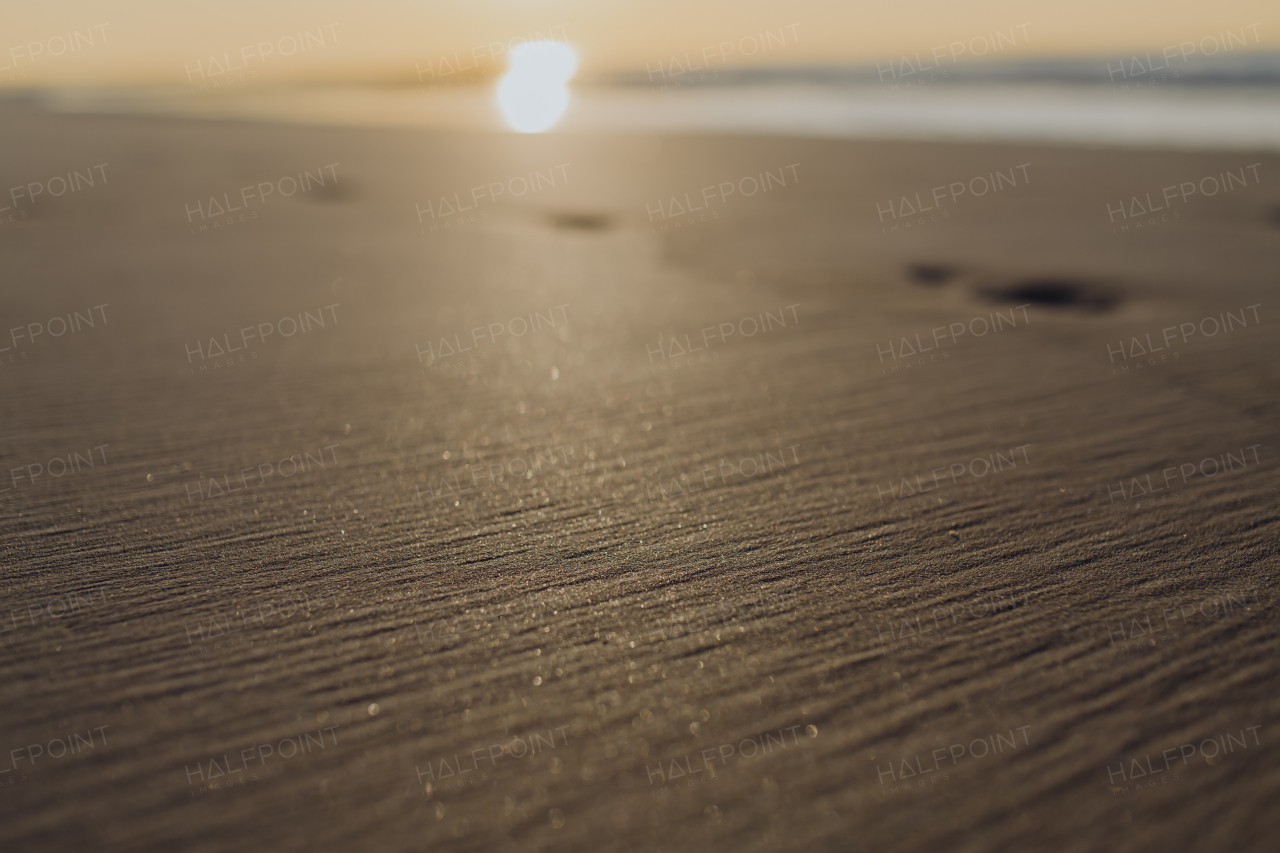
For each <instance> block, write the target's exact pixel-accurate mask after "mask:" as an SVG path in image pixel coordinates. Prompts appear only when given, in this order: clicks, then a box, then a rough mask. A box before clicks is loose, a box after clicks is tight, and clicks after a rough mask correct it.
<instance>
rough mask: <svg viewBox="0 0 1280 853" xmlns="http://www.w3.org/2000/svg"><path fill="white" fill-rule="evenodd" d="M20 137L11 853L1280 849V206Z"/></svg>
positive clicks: (1263, 175) (197, 126)
mask: <svg viewBox="0 0 1280 853" xmlns="http://www.w3.org/2000/svg"><path fill="white" fill-rule="evenodd" d="M0 109H2V110H3V112H4V121H3V122H2V123H0V140H3V150H4V151H5V152H6V157H5V158H4V162H3V165H2V166H0V177H3V178H4V187H6V188H8V187H14V186H19V185H22V186H23V187H27V185H29V184H31V183H32V182H36V183H39V184H40V185H41V188H42V192H41V193H40V194H37V195H36V198H35V200H34V201H31V199H30V198H29V195H30V192H31V190H30V189H27V190H25V192H26V193H27V195H26V196H22V197H19V198H18V199H17V201H16V203H15V200H14V198H13V197H12V196H10V197H9V198H7V199H5V201H4V203H7V204H10V206H11V207H12V208H13V209H12V210H10V211H6V212H4V213H3V214H2V215H3V216H5V217H8V219H6V220H5V222H4V224H3V225H0V245H2V246H3V249H4V257H5V259H6V276H5V281H6V287H5V299H4V306H5V319H6V321H7V322H5V324H4V328H5V330H6V331H5V332H4V338H3V340H0V346H8V347H9V351H7V352H0V358H2V359H3V360H4V361H3V365H2V369H0V383H3V388H4V398H5V405H4V407H3V413H4V419H3V436H4V444H3V450H4V457H5V463H4V466H3V467H4V469H5V471H6V474H5V477H4V480H3V482H0V488H3V487H8V491H0V497H2V498H3V512H4V514H5V517H6V518H7V520H8V523H7V524H6V525H5V526H4V529H3V534H0V535H3V553H4V554H5V561H4V562H5V566H6V576H5V582H4V584H3V602H2V605H3V606H2V607H0V612H2V613H4V614H5V616H4V621H3V624H0V684H3V685H4V689H3V691H0V697H2V698H0V731H2V732H3V740H4V742H3V743H2V744H0V771H5V772H3V773H0V783H3V786H2V787H0V813H2V814H3V821H2V823H0V826H2V827H3V828H2V829H0V837H2V838H3V839H4V848H5V849H6V850H10V849H12V850H82V849H91V848H92V849H104V850H189V851H204V850H209V851H214V850H219V851H221V850H251V849H273V850H303V849H308V850H338V849H352V848H354V849H369V850H372V849H378V850H388V851H390V850H406V851H407V850H439V849H449V850H455V849H456V850H522V851H523V850H548V851H550V850H588V849H589V850H628V851H631V850H634V851H660V850H661V851H666V850H670V851H676V850H766V849H768V850H833V851H835V850H867V851H880V850H920V851H925V850H928V851H935V850H949V851H967V850H973V851H978V850H982V851H987V850H1031V849H1034V850H1064V851H1066V850H1072V851H1074V850H1079V851H1094V850H1126V851H1127V850H1134V851H1137V850H1155V849H1161V850H1191V849H1222V850H1225V849H1231V850H1270V849H1273V848H1274V845H1275V838H1276V835H1277V831H1278V830H1280V826H1278V825H1277V820H1278V819H1277V818H1276V817H1275V815H1274V809H1272V808H1271V807H1270V805H1269V804H1270V802H1272V801H1274V799H1275V797H1276V795H1277V793H1280V773H1278V771H1277V752H1276V746H1275V742H1276V741H1275V738H1276V735H1275V722H1276V716H1277V711H1278V710H1280V703H1278V701H1277V698H1276V697H1277V695H1280V690H1277V687H1280V672H1278V665H1277V663H1276V661H1277V654H1276V653H1277V651H1278V650H1280V641H1278V639H1277V631H1276V624H1277V623H1276V591H1275V582H1274V576H1275V568H1276V553H1275V542H1276V534H1277V530H1278V529H1280V526H1278V524H1277V494H1276V492H1277V488H1276V463H1275V461H1274V456H1273V454H1274V453H1275V447H1276V424H1277V415H1278V414H1280V408H1278V406H1280V404H1278V403H1277V400H1278V399H1280V396H1278V395H1277V389H1278V386H1280V381H1278V380H1280V374H1278V372H1277V370H1278V368H1277V363H1276V352H1277V349H1276V345H1277V331H1276V329H1277V325H1276V321H1275V318H1274V314H1273V312H1274V306H1273V304H1272V302H1271V296H1272V294H1273V292H1274V288H1275V262H1276V258H1277V251H1278V250H1280V228H1277V219H1276V211H1277V210H1280V190H1277V188H1276V184H1275V177H1274V176H1275V175H1277V174H1280V162H1278V161H1277V158H1276V157H1275V156H1274V155H1271V154H1266V153H1258V154H1253V155H1249V154H1247V153H1238V152H1233V153H1223V154H1212V153H1199V154H1196V153H1173V152H1141V151H1118V150H1106V149H1093V150H1086V149H1078V148H1055V147H1049V146H1045V147H1015V146H995V145H985V146H984V145H962V144H929V143H910V144H907V143H891V142H875V143H872V142H839V141H821V140H790V139H779V138H741V137H738V138H731V139H717V138H713V137H701V138H699V137H674V136H666V137H643V136H630V137H621V136H610V135H581V136H562V135H548V136H541V137H523V138H516V137H511V136H497V135H481V134H475V135H469V134H464V133H446V132H436V131H423V130H408V129H386V130H377V129H369V128H322V127H297V126H273V125H269V124H254V123H234V122H225V123H219V122H199V121H186V120H166V119H162V118H136V119H134V118H128V117H77V116H65V115H63V116H57V115H50V114H46V113H42V112H41V111H39V110H38V109H37V108H35V107H34V106H32V105H30V104H24V103H23V102H20V101H15V100H9V101H6V102H4V103H3V105H2V106H0ZM98 164H105V165H104V166H103V169H102V170H100V171H98V172H96V173H95V174H97V175H98V178H97V180H96V182H95V183H94V184H93V185H88V184H86V183H85V182H84V180H83V179H78V178H76V177H75V176H74V173H75V172H76V171H77V170H79V171H80V173H81V175H83V174H84V172H85V170H87V169H91V168H92V167H93V166H95V165H98ZM1252 164H1257V166H1256V169H1257V171H1256V173H1254V172H1247V171H1245V170H1246V168H1247V167H1251V166H1252ZM326 166H332V169H331V170H330V171H327V172H325V171H323V167H326ZM1024 166H1025V170H1020V169H1021V167H1024ZM559 167H563V168H562V169H559ZM788 167H794V168H793V169H791V170H788ZM1228 171H1230V172H1232V173H1233V174H1236V175H1240V176H1243V178H1244V179H1245V183H1244V184H1241V183H1239V182H1236V183H1231V184H1230V191H1221V192H1219V193H1217V194H1216V195H1212V196H1209V195H1208V194H1207V192H1206V193H1203V194H1202V193H1200V192H1199V191H1198V190H1197V191H1196V192H1195V193H1193V194H1192V195H1190V196H1185V195H1182V194H1181V192H1182V191H1181V190H1178V191H1175V195H1174V197H1173V200H1172V201H1170V200H1169V199H1168V198H1165V205H1164V206H1166V207H1167V209H1166V210H1162V211H1159V212H1157V213H1154V214H1150V213H1149V214H1145V215H1143V216H1140V217H1139V216H1130V215H1129V214H1130V213H1131V212H1132V211H1133V210H1134V208H1133V207H1132V205H1131V204H1130V202H1129V199H1131V198H1132V197H1135V196H1136V197H1137V198H1138V199H1139V200H1141V201H1140V203H1141V204H1142V205H1143V207H1144V208H1145V207H1146V206H1147V205H1148V201H1147V198H1148V197H1149V198H1150V199H1152V200H1153V201H1154V203H1155V204H1158V203H1159V201H1160V199H1161V193H1162V191H1163V190H1164V188H1166V187H1169V186H1171V185H1173V186H1181V185H1182V184H1184V183H1186V182H1196V183H1197V185H1199V184H1200V182H1202V181H1203V179H1204V178H1205V177H1206V176H1225V173H1226V172H1228ZM68 172H71V173H72V176H71V177H70V180H71V183H72V185H74V186H76V190H75V191H74V192H70V191H67V192H65V193H64V194H61V195H58V196H57V197H54V190H53V187H55V186H56V182H51V180H50V179H51V178H52V177H53V176H66V175H67V173H68ZM765 172H768V173H769V174H770V176H771V177H770V178H768V179H766V178H765V177H764V173H765ZM996 172H1000V173H1001V175H1002V176H1005V177H1008V176H1013V177H1014V178H1016V182H1015V183H1009V182H1008V181H1006V180H1004V179H1003V178H1002V179H1000V180H999V181H998V180H997V179H996V178H995V177H994V176H995V173H996ZM299 173H309V174H310V175H311V176H313V177H303V176H302V175H300V174H299ZM317 173H321V176H323V177H325V183H324V184H323V185H321V184H320V183H318V179H317V177H315V176H317ZM535 174H536V175H541V176H543V177H536V176H535ZM289 176H293V177H294V178H297V179H298V180H299V181H301V182H302V185H303V187H304V188H305V189H304V190H303V191H298V192H296V193H294V194H290V195H286V194H287V191H288V189H289V184H288V183H287V182H283V179H284V178H286V177H289ZM751 176H754V177H755V178H756V179H758V181H759V182H761V183H763V184H764V185H765V186H767V187H768V191H767V192H766V191H760V192H757V193H755V194H750V195H749V194H748V191H749V190H750V189H751V184H750V183H743V182H744V180H745V179H746V178H747V177H751ZM779 176H781V178H780V177H779ZM981 176H987V177H988V178H990V182H992V183H996V184H997V185H998V186H999V188H1000V189H999V191H998V192H995V191H992V192H988V193H986V194H983V195H979V194H978V192H977V191H978V190H980V189H981V188H982V184H979V183H974V181H975V179H976V178H978V177H981ZM1255 176H1257V177H1256V179H1255ZM518 177H523V178H524V179H528V180H529V181H531V182H532V185H533V187H534V189H532V190H530V191H527V192H525V193H523V194H520V195H519V196H518V197H516V196H517V190H518V189H519V188H520V183H518V182H514V180H515V179H516V178H518ZM783 178H784V179H785V182H781V181H782V179H783ZM291 180H292V178H291ZM1222 180H1223V183H1227V181H1226V179H1225V177H1223V179H1222ZM726 183H728V184H730V185H731V186H732V187H733V188H734V192H733V193H732V194H727V193H726V192H725V191H723V190H722V189H721V187H722V186H723V185H724V184H726ZM956 183H960V184H962V185H963V187H964V192H963V193H961V194H959V195H954V194H953V190H952V189H951V187H952V186H953V185H954V184H956ZM263 184H267V185H269V186H271V187H272V192H271V193H269V194H268V193H266V190H265V189H263V188H261V187H262V185H263ZM495 184H496V185H499V186H501V187H502V188H503V191H502V194H500V195H496V197H495V194H496V190H494V189H491V187H492V185H495ZM1205 186H1206V189H1208V188H1210V187H1211V185H1205ZM45 187H48V188H49V191H48V192H45V191H43V190H44V188H45ZM708 187H712V188H713V189H711V190H710V192H709V194H706V195H703V191H704V190H705V189H707V188H708ZM938 187H945V188H946V189H944V190H942V191H941V192H942V194H941V196H938V195H934V193H935V189H936V188H938ZM246 188H253V189H251V190H250V191H248V192H247V193H246V192H245V189H246ZM477 188H484V189H480V190H479V194H478V195H475V194H473V191H474V190H476V189H477ZM455 194H456V198H455ZM469 197H470V202H468V198H469ZM442 199H443V202H444V206H448V207H451V208H452V207H462V206H470V207H472V208H473V209H472V210H470V211H464V212H462V214H461V219H462V221H461V222H460V223H459V222H458V221H457V219H458V217H457V216H456V215H455V216H454V217H452V218H450V219H449V220H448V223H449V224H448V227H445V220H443V219H439V218H436V219H433V215H434V214H435V213H436V212H438V211H440V210H442V209H443V207H442V203H441V200H442ZM931 199H932V202H933V204H930V200H931ZM211 200H212V202H211ZM673 201H674V202H675V205H673V204H672V202H673ZM904 201H906V202H907V204H908V205H909V207H910V208H911V209H912V210H913V211H916V212H915V213H907V212H906V209H905V208H904V206H903V202H904ZM214 202H222V203H223V204H222V205H220V206H224V207H235V206H239V207H240V208H242V210H239V211H231V212H230V213H229V214H223V215H222V216H220V217H218V218H217V220H216V221H217V222H218V226H217V227H216V228H215V227H212V225H213V221H214V220H211V219H209V218H208V215H207V211H208V210H209V209H210V207H211V204H212V203H214ZM428 203H430V204H431V205H432V207H431V212H429V213H421V212H420V211H423V210H425V209H426V206H427V205H428ZM1122 204H1123V205H1128V207H1127V208H1126V212H1125V213H1124V214H1123V215H1117V214H1111V215H1109V214H1108V208H1109V207H1110V208H1111V209H1115V208H1116V207H1117V206H1119V205H1122ZM1155 204H1152V205H1151V206H1155ZM925 206H929V207H932V208H934V209H933V210H930V211H925V212H923V213H921V212H919V211H918V208H922V207H925ZM676 207H679V208H680V209H682V210H685V213H683V214H680V213H676V211H675V208H676ZM693 207H701V208H702V209H701V210H695V211H693V212H692V213H690V212H688V210H687V208H693ZM886 208H888V209H889V211H890V212H889V213H885V212H883V211H885V209H886ZM192 210H195V211H196V212H195V213H192V212H191V211H192ZM654 211H657V212H654ZM1175 213H1176V214H1177V216H1176V218H1175V217H1174V214H1175ZM255 214H256V215H255ZM944 214H945V215H944ZM241 217H243V219H242V218H241ZM471 217H475V218H474V219H472V218H471ZM704 217H705V218H704ZM935 217H936V218H935ZM1117 217H1119V218H1117ZM1164 217H1167V218H1164ZM228 218H229V219H230V220H231V221H230V222H227V221H226V220H227V219H228ZM922 219H923V222H922V221H921V220H922ZM1151 219H1154V220H1155V222H1154V224H1153V223H1152V222H1151V221H1150V220H1151ZM690 220H692V221H690ZM1121 220H1123V222H1126V223H1129V224H1130V225H1131V228H1130V230H1129V231H1127V232H1125V231H1122V230H1120V221H1121ZM1137 221H1141V222H1142V223H1143V225H1144V227H1143V228H1141V229H1137V228H1136V227H1132V226H1133V225H1135V224H1136V222H1137ZM677 222H679V223H680V226H679V227H676V224H677ZM908 222H910V223H911V225H912V227H911V228H909V229H908V228H907V227H906V225H907V224H908ZM201 224H204V225H205V226H206V228H207V230H204V231H201V230H200V228H199V226H200V225H201ZM432 224H435V225H436V230H435V231H431V230H429V227H430V226H431V225H432ZM895 224H896V225H898V230H897V231H893V230H892V228H891V226H892V225H895ZM663 226H665V230H664V228H663ZM77 312H78V316H77ZM86 312H88V315H89V317H93V318H96V319H94V324H93V325H89V324H88V319H87V318H86ZM1228 313H1230V319H1228V317H1227V315H1228ZM68 314H70V315H71V316H70V317H68ZM55 318H59V319H56V320H55ZM60 318H67V320H68V325H67V327H66V329H65V331H64V333H63V334H61V335H58V334H55V332H54V329H56V328H63V327H62V326H60V325H59V323H60ZM1209 319H1215V320H1216V322H1215V323H1214V324H1213V325H1208V324H1207V320H1209ZM979 320H982V322H981V323H979V322H978V321H979ZM517 321H519V322H517ZM748 321H751V322H748ZM32 324H35V325H36V326H38V327H39V328H40V331H39V332H36V330H35V327H34V326H33V325H32ZM1187 325H1190V326H1192V329H1191V331H1189V332H1187V331H1185V329H1186V326H1187ZM522 326H523V327H524V328H525V331H524V332H523V333H522V332H520V329H521V328H522ZM957 327H959V328H958V329H957ZM1215 327H1220V328H1219V329H1218V331H1217V332H1216V333H1214V334H1210V332H1211V331H1212V330H1213V329H1214V328H1215ZM291 328H292V329H293V330H294V331H293V332H292V333H289V332H288V330H289V329H291ZM753 328H755V331H754V332H753V331H752V329H753ZM1170 328H1172V329H1174V331H1173V332H1171V333H1170V332H1169V331H1168V330H1169V329H1170ZM939 329H941V330H942V331H941V332H939ZM984 329H985V331H984ZM15 330H16V332H15ZM708 330H711V331H708ZM1169 334H1172V336H1173V337H1172V338H1169V337H1167V335H1169ZM15 335H20V336H21V337H16V338H15ZM1135 344H1136V345H1137V348H1136V349H1135ZM1156 347H1160V349H1156ZM1117 352H1119V354H1118V355H1117V354H1116V353H1117ZM215 364H216V365H217V366H216V367H215ZM908 365H909V366H908ZM77 454H79V455H77ZM64 460H65V461H66V464H65V466H62V465H61V464H60V463H62V462H63V461H64ZM1207 460H1208V461H1207ZM1209 461H1213V463H1214V464H1213V465H1212V466H1210V464H1209ZM90 463H92V464H90ZM1188 466H1190V473H1188ZM59 469H61V471H62V473H61V474H57V473H55V472H56V471H58V470H59ZM957 469H958V470H957ZM1170 471H1172V473H1170ZM76 733H78V735H79V739H78V740H77V739H76V737H75V735H76ZM1228 736H1230V738H1228ZM68 738H70V746H66V747H64V748H63V751H62V752H61V754H60V757H56V754H57V753H58V751H59V747H58V743H64V742H66V741H67V739H68ZM1215 740H1216V743H1215ZM86 741H87V742H88V745H86ZM1210 743H1214V744H1215V745H1214V746H1210V745H1209V744H1210ZM289 744H292V745H293V746H292V747H291V746H289ZM1241 744H1243V745H1241ZM1184 745H1191V752H1190V753H1189V754H1187V753H1185V752H1184V750H1183V747H1184ZM988 747H989V749H988ZM1169 751H1171V752H1172V753H1173V759H1172V760H1170V759H1168V757H1167V756H1168V755H1169ZM1135 762H1136V763H1135ZM1135 768H1136V769H1135ZM1142 774H1145V775H1142Z"/></svg>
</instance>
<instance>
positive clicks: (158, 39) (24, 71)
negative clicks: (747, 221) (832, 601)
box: [0, 0, 1280, 88]
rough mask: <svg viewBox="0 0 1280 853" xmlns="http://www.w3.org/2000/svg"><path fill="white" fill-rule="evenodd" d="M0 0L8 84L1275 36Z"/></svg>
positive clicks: (586, 4) (991, 54)
mask: <svg viewBox="0 0 1280 853" xmlns="http://www.w3.org/2000/svg"><path fill="white" fill-rule="evenodd" d="M6 7H7V8H6V9H5V11H4V14H3V16H0V87H5V88H14V87H26V86H37V87H38V86H103V85H128V84H148V85H152V84H161V85H163V84H175V85H180V84H185V83H189V82H191V81H192V80H198V79H199V78H200V76H201V75H212V74H216V73H217V71H218V70H221V71H222V73H224V74H236V75H238V74H244V75H246V77H247V78H251V79H254V80H255V82H303V81H316V82H340V81H353V82H367V81H383V82H401V83H410V82H423V83H426V82H431V81H432V79H433V78H436V79H442V78H440V77H439V75H444V76H447V77H449V78H450V81H451V82H452V81H454V80H459V79H462V78H465V77H467V76H468V75H471V74H475V75H477V76H481V75H485V74H486V73H487V74H488V75H490V76H491V75H492V73H493V72H495V71H498V72H500V71H501V70H503V69H504V68H505V65H506V61H505V60H506V56H505V54H506V52H507V49H508V47H509V46H511V45H513V44H518V43H519V40H520V39H522V38H532V37H537V36H538V35H541V36H543V37H546V36H548V35H551V36H552V37H554V38H556V39H561V40H566V41H568V42H569V43H570V44H572V45H573V47H574V49H575V50H576V51H577V53H578V56H579V58H580V60H581V66H580V76H584V77H600V76H604V75H608V74H612V73H616V72H646V69H648V71H649V72H650V73H652V74H657V75H659V76H660V75H661V74H665V73H667V70H668V69H670V67H671V66H670V62H671V58H672V57H673V56H674V57H676V58H677V59H678V60H679V61H680V62H681V65H682V66H684V65H685V64H686V59H685V57H686V56H687V57H688V60H687V64H689V65H694V64H699V65H704V66H706V68H707V70H708V71H714V70H716V69H719V68H740V67H744V66H751V65H757V66H758V65H780V66H802V65H814V64H863V63H874V62H877V61H881V60H885V61H888V60H894V61H900V59H901V57H902V56H904V55H905V56H908V57H912V58H914V57H915V55H916V54H919V55H920V56H921V57H922V58H924V59H926V60H927V58H928V57H929V56H930V55H934V56H942V57H944V59H942V60H941V61H943V62H952V61H955V62H961V61H972V60H973V59H974V58H975V57H974V54H975V53H978V52H981V51H983V49H984V45H988V47H986V49H985V56H984V57H982V58H986V59H991V58H995V59H1027V58H1037V57H1054V56H1071V57H1077V56H1098V57H1102V58H1109V57H1112V56H1114V57H1115V58H1116V59H1117V60H1119V59H1120V58H1122V57H1127V56H1129V55H1131V54H1132V53H1134V52H1135V51H1144V52H1145V51H1152V52H1156V51H1160V50H1162V49H1164V48H1166V47H1169V46H1178V45H1185V44H1193V45H1198V46H1199V47H1196V48H1194V49H1195V50H1196V51H1199V50H1201V49H1203V50H1204V51H1205V52H1209V51H1211V50H1213V48H1214V45H1215V44H1217V43H1222V44H1226V43H1227V39H1226V35H1225V34H1226V33H1227V32H1228V31H1230V32H1231V33H1232V34H1233V35H1234V37H1235V41H1234V42H1232V50H1233V51H1236V52H1238V51H1242V50H1245V49H1248V50H1277V49H1280V2H1277V0H1222V2H1213V3H1209V2H1203V0H1137V1H1136V2H1126V0H1107V2H1103V0H1072V2H1055V3H1046V2H1035V3H1030V2H1012V0H974V2H956V0H911V2H894V3H889V2H877V3H865V2H854V1H853V0H840V2H836V0H825V2H817V0H787V2H779V0H770V2H761V0H733V2H722V0H545V1H544V2H538V1H537V0H453V1H452V2H438V0H420V2H409V0H360V2H354V0H343V2H337V0H306V2H299V0H275V1H274V2H271V1H270V0H268V2H263V0H217V2H190V0H182V2H173V0H123V1H122V0H68V2H61V3H56V4H55V3H39V4H36V3H17V2H11V3H8V4H6ZM73 33H78V34H79V35H78V36H77V35H73ZM304 33H310V36H309V37H308V36H306V35H304ZM997 33H1000V34H1001V35H1000V36H999V37H997V35H996V34H997ZM767 34H768V35H767ZM1242 36H1243V39H1244V40H1245V41H1246V42H1247V46H1246V47H1241V46H1240V44H1239V41H1240V39H1241V37H1242ZM299 42H300V43H301V44H299ZM957 45H958V46H957ZM997 45H998V46H999V50H998V51H997V50H996V49H994V47H995V46H997ZM766 48H767V49H766ZM1175 49H1182V48H1175ZM224 54H225V56H224ZM455 54H457V59H456V60H455V59H454V55H455ZM442 59H443V60H444V61H445V62H447V65H442ZM215 60H216V64H215ZM224 66H226V67H224ZM445 69H450V70H451V71H452V72H453V73H452V74H450V73H449V72H448V71H446V70H445Z"/></svg>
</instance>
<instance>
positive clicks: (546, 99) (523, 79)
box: [498, 41, 578, 133]
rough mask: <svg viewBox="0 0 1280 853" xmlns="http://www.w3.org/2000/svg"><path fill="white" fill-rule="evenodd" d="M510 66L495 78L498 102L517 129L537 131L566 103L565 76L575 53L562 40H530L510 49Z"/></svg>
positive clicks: (569, 74)
mask: <svg viewBox="0 0 1280 853" xmlns="http://www.w3.org/2000/svg"><path fill="white" fill-rule="evenodd" d="M510 55H511V67H510V69H509V70H508V71H507V73H506V74H505V75H503V77H502V79H501V80H499V81H498V106H499V107H500V108H501V109H502V115H503V117H504V118H505V119H506V120H507V124H509V125H511V127H512V128H513V129H515V130H518V131H519V132H521V133H541V132H542V131H544V130H547V129H548V128H550V127H551V126H553V125H554V124H555V123H556V122H557V121H559V120H560V116H562V115H563V114H564V111H565V109H566V108H567V107H568V106H569V87H568V83H569V80H570V79H572V78H573V75H574V72H575V71H577V70H578V57H577V55H576V54H575V53H574V52H573V48H571V47H569V45H567V44H565V43H564V42H558V41H534V42H528V43H526V44H522V45H519V46H517V47H515V48H513V49H512V51H511V54H510Z"/></svg>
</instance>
